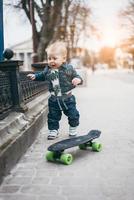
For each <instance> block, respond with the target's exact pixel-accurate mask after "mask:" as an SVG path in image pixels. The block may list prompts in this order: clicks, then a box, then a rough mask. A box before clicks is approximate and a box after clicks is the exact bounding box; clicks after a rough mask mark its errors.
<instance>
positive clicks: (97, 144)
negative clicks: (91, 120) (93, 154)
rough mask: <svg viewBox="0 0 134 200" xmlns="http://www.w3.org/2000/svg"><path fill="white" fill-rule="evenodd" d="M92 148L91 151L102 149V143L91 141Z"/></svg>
mask: <svg viewBox="0 0 134 200" xmlns="http://www.w3.org/2000/svg"><path fill="white" fill-rule="evenodd" d="M92 150H93V151H98V152H99V151H101V150H102V144H100V143H97V142H93V143H92Z"/></svg>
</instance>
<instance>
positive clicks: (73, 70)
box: [71, 66, 83, 85]
mask: <svg viewBox="0 0 134 200" xmlns="http://www.w3.org/2000/svg"><path fill="white" fill-rule="evenodd" d="M71 67H72V78H79V79H80V80H81V82H80V83H79V85H82V83H83V79H82V77H81V76H80V75H79V74H78V73H77V71H76V70H75V69H74V68H73V66H71Z"/></svg>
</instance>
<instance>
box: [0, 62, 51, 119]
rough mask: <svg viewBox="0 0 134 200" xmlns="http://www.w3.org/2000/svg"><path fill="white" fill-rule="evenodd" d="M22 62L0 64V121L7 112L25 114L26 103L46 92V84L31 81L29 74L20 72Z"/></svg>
mask: <svg viewBox="0 0 134 200" xmlns="http://www.w3.org/2000/svg"><path fill="white" fill-rule="evenodd" d="M22 64H23V62H22V61H11V60H10V61H3V62H0V120H2V119H4V118H5V117H6V116H7V115H8V114H9V112H11V111H18V112H25V111H26V110H27V106H26V103H28V102H29V101H31V100H33V99H34V98H35V97H36V96H37V95H39V94H41V93H43V92H46V91H47V90H48V87H47V82H44V81H32V80H30V79H29V78H28V77H27V74H28V73H31V72H28V71H27V72H20V71H19V66H20V65H22Z"/></svg>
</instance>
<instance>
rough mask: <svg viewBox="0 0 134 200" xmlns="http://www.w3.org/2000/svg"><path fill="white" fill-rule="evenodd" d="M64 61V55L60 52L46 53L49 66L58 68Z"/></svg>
mask: <svg viewBox="0 0 134 200" xmlns="http://www.w3.org/2000/svg"><path fill="white" fill-rule="evenodd" d="M65 61H66V59H65V57H63V55H60V54H50V55H48V65H49V66H50V67H51V68H55V69H57V68H59V67H60V66H61V65H62V64H63V63H64V62H65Z"/></svg>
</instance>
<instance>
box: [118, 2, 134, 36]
mask: <svg viewBox="0 0 134 200" xmlns="http://www.w3.org/2000/svg"><path fill="white" fill-rule="evenodd" d="M119 17H120V19H121V23H120V24H121V27H122V28H127V30H128V31H129V32H130V35H131V34H132V35H133V34H134V0H129V3H128V6H127V7H126V8H125V9H123V10H121V11H120V13H119Z"/></svg>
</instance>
